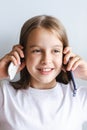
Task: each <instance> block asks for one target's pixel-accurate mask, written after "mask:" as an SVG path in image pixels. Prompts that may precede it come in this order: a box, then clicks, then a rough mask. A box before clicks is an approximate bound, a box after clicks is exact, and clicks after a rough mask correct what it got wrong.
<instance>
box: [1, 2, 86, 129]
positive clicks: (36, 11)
mask: <svg viewBox="0 0 87 130" xmlns="http://www.w3.org/2000/svg"><path fill="white" fill-rule="evenodd" d="M40 14H47V15H52V16H55V17H57V18H58V19H60V20H61V22H62V23H63V25H64V26H65V28H66V31H67V34H68V39H69V43H70V46H71V47H72V49H73V51H74V52H75V53H77V54H79V55H80V56H81V57H82V58H84V59H85V60H87V0H0V57H2V56H4V55H5V54H6V53H8V52H9V51H10V50H11V48H12V46H13V45H14V44H17V43H18V42H19V34H20V30H21V27H22V25H23V23H24V22H25V21H26V20H27V19H29V18H30V17H33V16H35V15H40ZM77 82H78V83H79V84H81V85H82V84H84V85H87V81H82V80H78V81H77ZM84 130H87V125H86V124H85V125H84Z"/></svg>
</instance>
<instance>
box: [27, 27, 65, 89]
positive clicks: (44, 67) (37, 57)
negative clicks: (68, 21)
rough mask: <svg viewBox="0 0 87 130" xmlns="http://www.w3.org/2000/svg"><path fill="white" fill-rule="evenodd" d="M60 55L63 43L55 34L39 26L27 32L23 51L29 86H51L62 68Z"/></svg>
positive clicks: (43, 87) (42, 87)
mask: <svg viewBox="0 0 87 130" xmlns="http://www.w3.org/2000/svg"><path fill="white" fill-rule="evenodd" d="M62 57H63V44H62V42H61V41H60V40H59V39H58V36H57V34H56V33H55V32H51V31H48V30H46V29H44V28H41V27H40V28H37V29H34V30H33V31H32V32H31V33H30V34H29V37H28V41H27V45H26V53H25V62H26V67H27V70H28V72H29V74H30V75H31V79H30V84H31V86H32V87H35V88H40V89H46V88H52V87H53V86H54V85H55V84H56V79H55V78H56V76H57V75H58V74H59V73H60V71H61V68H62Z"/></svg>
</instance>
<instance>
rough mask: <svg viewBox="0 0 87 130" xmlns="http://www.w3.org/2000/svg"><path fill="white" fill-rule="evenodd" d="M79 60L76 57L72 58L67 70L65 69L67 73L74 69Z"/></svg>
mask: <svg viewBox="0 0 87 130" xmlns="http://www.w3.org/2000/svg"><path fill="white" fill-rule="evenodd" d="M79 60H80V57H79V56H78V55H76V56H74V57H72V58H71V59H70V60H69V62H68V65H67V68H66V69H67V71H70V70H73V69H75V67H76V66H77V63H78V61H79Z"/></svg>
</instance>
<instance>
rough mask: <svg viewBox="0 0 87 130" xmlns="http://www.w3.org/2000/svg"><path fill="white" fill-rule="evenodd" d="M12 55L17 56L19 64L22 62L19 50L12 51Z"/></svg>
mask: <svg viewBox="0 0 87 130" xmlns="http://www.w3.org/2000/svg"><path fill="white" fill-rule="evenodd" d="M10 55H11V56H12V57H14V58H15V60H16V62H17V64H21V60H20V55H19V54H18V52H17V51H12V52H11V53H10Z"/></svg>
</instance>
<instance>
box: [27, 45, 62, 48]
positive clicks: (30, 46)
mask: <svg viewBox="0 0 87 130" xmlns="http://www.w3.org/2000/svg"><path fill="white" fill-rule="evenodd" d="M33 47H41V46H39V45H29V48H33ZM52 47H62V45H54V46H52Z"/></svg>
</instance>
